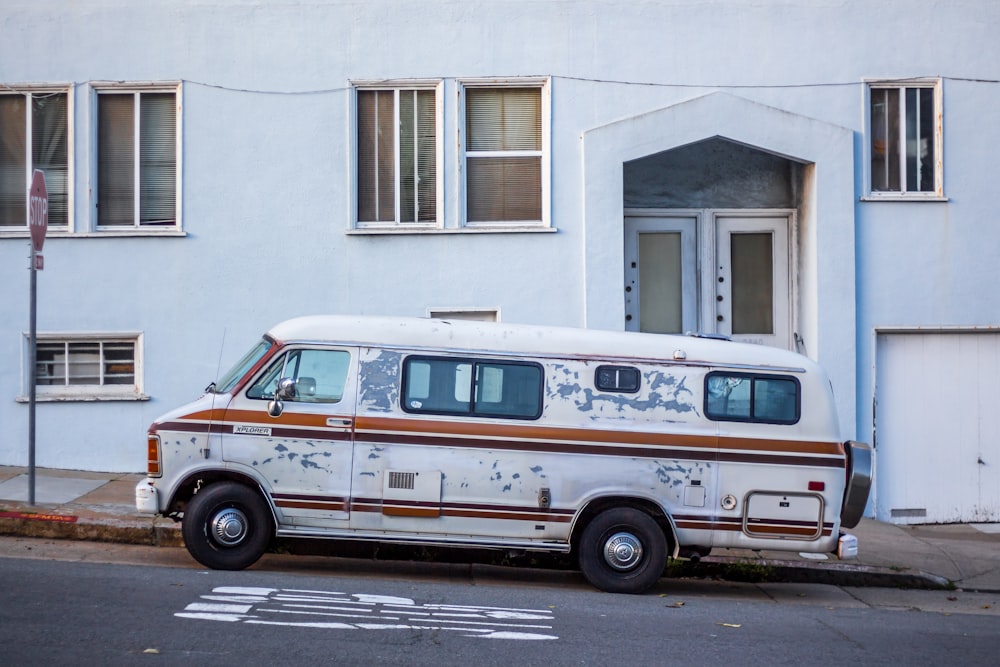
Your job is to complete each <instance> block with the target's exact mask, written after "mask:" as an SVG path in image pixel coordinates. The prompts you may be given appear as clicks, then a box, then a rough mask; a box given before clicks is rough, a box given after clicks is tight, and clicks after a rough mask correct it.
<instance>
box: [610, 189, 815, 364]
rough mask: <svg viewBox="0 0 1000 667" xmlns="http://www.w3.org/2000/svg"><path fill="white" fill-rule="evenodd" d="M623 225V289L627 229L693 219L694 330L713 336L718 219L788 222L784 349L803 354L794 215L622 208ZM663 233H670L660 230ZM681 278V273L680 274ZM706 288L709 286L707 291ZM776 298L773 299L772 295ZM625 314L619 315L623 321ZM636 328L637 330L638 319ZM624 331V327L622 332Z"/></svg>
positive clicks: (781, 210)
mask: <svg viewBox="0 0 1000 667" xmlns="http://www.w3.org/2000/svg"><path fill="white" fill-rule="evenodd" d="M624 213H625V218H624V225H623V235H624V237H625V249H626V258H625V259H624V261H623V267H622V268H623V272H622V273H621V274H620V275H621V276H622V279H623V280H624V285H623V289H624V287H627V286H628V274H629V260H628V258H627V257H628V252H627V248H628V247H629V246H630V244H631V243H632V242H633V241H632V239H631V238H630V237H631V236H632V234H631V232H630V229H629V228H630V227H632V228H636V227H637V228H641V230H642V231H652V229H651V227H650V226H648V225H643V224H642V222H641V221H642V219H650V218H670V219H675V218H694V219H695V221H696V222H695V225H696V228H695V248H696V253H697V258H696V264H697V266H696V269H695V270H696V275H697V281H696V282H697V285H696V288H695V294H696V297H695V298H696V299H697V313H698V319H697V323H696V325H697V326H696V330H697V331H700V332H702V333H713V334H714V333H717V331H718V327H717V322H716V306H715V301H714V295H715V293H716V290H715V280H716V271H715V266H716V254H717V233H716V232H717V229H718V221H719V219H720V218H743V219H750V218H786V219H787V220H788V258H787V261H788V295H787V296H788V309H789V315H788V333H787V337H788V342H789V344H788V349H792V350H795V351H797V352H800V353H803V354H804V353H805V351H804V349H802V342H801V338H800V337H799V333H798V332H799V225H798V211H797V210H796V209H788V208H752V209H747V208H684V209H678V208H626V209H625V211H624ZM663 231H671V229H670V228H666V227H665V228H664V229H663ZM682 275H683V271H682ZM708 286H711V288H709V287H708ZM776 296H777V295H776ZM626 314H627V313H623V318H624V316H625V315H626ZM633 319H634V320H636V327H638V321H637V320H638V318H637V317H633ZM626 324H629V323H626ZM627 328H628V327H627V326H626V329H627Z"/></svg>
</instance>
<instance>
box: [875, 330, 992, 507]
mask: <svg viewBox="0 0 1000 667" xmlns="http://www.w3.org/2000/svg"><path fill="white" fill-rule="evenodd" d="M875 363H876V378H875V381H876V387H875V401H876V407H875V443H876V480H875V499H874V500H875V514H876V516H877V518H878V519H880V520H882V521H890V522H893V523H954V522H995V521H1000V333H998V332H992V331H991V332H981V331H977V332H954V333H951V332H947V333H895V332H894V333H883V334H879V335H878V338H877V344H876V360H875Z"/></svg>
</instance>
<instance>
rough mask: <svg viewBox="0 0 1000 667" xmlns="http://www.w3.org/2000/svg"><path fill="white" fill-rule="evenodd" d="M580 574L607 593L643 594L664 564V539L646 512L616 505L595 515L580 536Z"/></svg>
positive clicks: (654, 581) (665, 556)
mask: <svg viewBox="0 0 1000 667" xmlns="http://www.w3.org/2000/svg"><path fill="white" fill-rule="evenodd" d="M579 563H580V570H581V571H582V572H583V576H584V577H586V578H587V581H589V582H590V583H591V584H593V585H594V586H595V587H596V588H599V589H600V590H602V591H606V592H608V593H642V592H643V591H645V590H647V589H649V588H650V587H651V586H652V585H653V584H655V583H656V582H657V580H659V578H660V575H662V574H663V568H664V567H665V566H666V564H667V538H666V537H665V536H664V534H663V531H662V530H661V529H660V526H659V524H657V523H656V521H655V520H654V519H653V517H651V516H650V515H648V514H646V513H645V512H643V511H641V510H637V509H633V508H631V507H619V508H615V509H610V510H605V511H604V512H601V513H600V514H598V515H597V516H596V517H594V519H593V520H592V521H591V522H590V523H589V524H587V527H586V528H584V530H583V534H582V535H581V536H580V545H579Z"/></svg>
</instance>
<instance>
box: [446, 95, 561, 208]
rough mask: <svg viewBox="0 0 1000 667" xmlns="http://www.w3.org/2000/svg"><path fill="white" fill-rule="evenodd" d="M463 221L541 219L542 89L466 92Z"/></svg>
mask: <svg viewBox="0 0 1000 667" xmlns="http://www.w3.org/2000/svg"><path fill="white" fill-rule="evenodd" d="M465 131H466V146H465V165H466V206H467V208H466V220H467V222H470V223H477V222H539V221H541V220H542V90H541V88H538V87H528V88H513V87H496V88H488V87H466V89H465Z"/></svg>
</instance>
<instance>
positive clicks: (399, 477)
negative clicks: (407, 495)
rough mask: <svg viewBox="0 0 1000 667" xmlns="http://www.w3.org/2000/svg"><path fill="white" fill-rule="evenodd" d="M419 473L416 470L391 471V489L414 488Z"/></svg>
mask: <svg viewBox="0 0 1000 667" xmlns="http://www.w3.org/2000/svg"><path fill="white" fill-rule="evenodd" d="M416 480H417V473H415V472H390V473H389V488H390V489H412V488H414V485H415V484H416Z"/></svg>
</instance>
